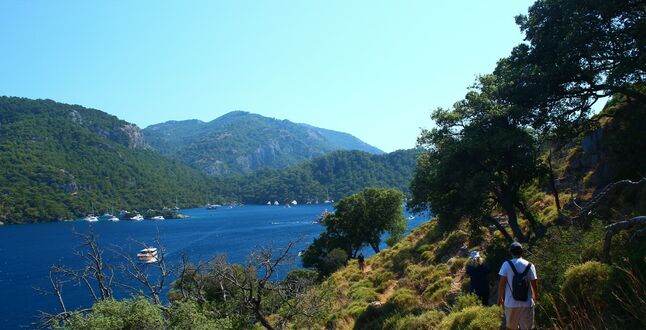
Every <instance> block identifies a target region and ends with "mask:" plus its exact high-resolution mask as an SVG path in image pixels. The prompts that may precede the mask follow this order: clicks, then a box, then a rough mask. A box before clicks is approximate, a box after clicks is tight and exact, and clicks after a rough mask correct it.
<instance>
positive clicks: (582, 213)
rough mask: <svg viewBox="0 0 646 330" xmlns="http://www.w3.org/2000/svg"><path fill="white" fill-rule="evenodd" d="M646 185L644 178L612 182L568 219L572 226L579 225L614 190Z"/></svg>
mask: <svg viewBox="0 0 646 330" xmlns="http://www.w3.org/2000/svg"><path fill="white" fill-rule="evenodd" d="M644 183H646V178H642V179H641V180H639V181H632V180H620V181H617V182H613V183H610V184H608V185H607V186H605V187H604V188H603V189H602V190H601V191H600V192H599V193H598V194H596V195H595V196H594V197H592V199H590V200H589V201H588V202H587V203H585V204H584V205H583V206H582V207H581V208H580V210H579V212H578V213H577V215H575V216H574V217H572V218H571V219H570V222H571V223H574V224H581V223H582V222H583V221H584V220H585V219H586V218H587V217H588V216H589V215H591V214H592V212H593V210H594V209H595V208H596V207H597V206H598V205H599V204H600V203H601V202H602V201H604V200H605V199H606V198H607V197H608V196H609V194H610V193H611V192H613V191H615V190H616V189H620V188H624V187H628V186H636V185H640V184H644Z"/></svg>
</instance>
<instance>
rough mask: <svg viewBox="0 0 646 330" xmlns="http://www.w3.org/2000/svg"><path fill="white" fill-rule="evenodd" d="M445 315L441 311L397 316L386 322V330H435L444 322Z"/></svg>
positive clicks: (384, 327)
mask: <svg viewBox="0 0 646 330" xmlns="http://www.w3.org/2000/svg"><path fill="white" fill-rule="evenodd" d="M443 318H444V313H442V312H441V311H439V310H430V311H428V312H426V313H424V314H422V315H401V314H396V315H394V316H392V317H390V318H389V319H387V320H386V321H385V322H384V326H383V329H386V330H408V329H416V330H417V329H419V330H434V329H437V326H438V325H439V324H440V322H442V319H443Z"/></svg>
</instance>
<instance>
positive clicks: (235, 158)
mask: <svg viewBox="0 0 646 330" xmlns="http://www.w3.org/2000/svg"><path fill="white" fill-rule="evenodd" d="M144 135H145V137H146V141H147V142H148V143H149V144H150V145H151V146H152V147H153V148H154V149H155V150H157V151H158V152H159V153H161V154H162V155H165V156H168V157H171V158H173V159H176V160H179V161H181V162H184V163H186V164H189V165H191V166H193V167H195V168H197V169H199V170H201V171H203V172H205V173H207V174H209V175H225V174H243V173H249V172H251V171H253V170H256V169H262V168H273V169H278V168H285V167H288V166H290V165H296V164H298V163H301V162H303V161H306V160H311V159H313V158H315V157H318V156H321V155H324V154H325V153H328V152H331V151H335V150H361V151H365V152H369V153H372V154H381V153H383V152H382V151H381V150H379V149H377V148H375V147H372V146H370V145H368V144H366V143H365V142H363V141H361V140H359V139H357V138H356V137H354V136H352V135H350V134H347V133H341V132H336V131H331V130H326V129H322V128H317V127H313V126H309V125H304V124H297V123H293V122H291V121H289V120H277V119H273V118H267V117H263V116H260V115H256V114H251V113H248V112H243V111H234V112H230V113H228V114H226V115H224V116H221V117H219V118H217V119H215V120H213V121H210V122H208V123H205V122H202V121H199V120H185V121H170V122H165V123H161V124H157V125H152V126H149V127H147V128H146V129H144Z"/></svg>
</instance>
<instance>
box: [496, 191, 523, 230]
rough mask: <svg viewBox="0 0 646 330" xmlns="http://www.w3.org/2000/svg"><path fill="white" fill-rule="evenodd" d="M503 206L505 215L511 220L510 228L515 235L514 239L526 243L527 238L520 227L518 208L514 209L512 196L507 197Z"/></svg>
mask: <svg viewBox="0 0 646 330" xmlns="http://www.w3.org/2000/svg"><path fill="white" fill-rule="evenodd" d="M501 204H502V208H503V209H504V210H505V213H507V218H508V219H509V228H511V231H512V232H513V233H514V237H515V238H516V240H517V241H519V242H525V241H526V240H527V238H525V235H524V234H523V231H522V230H521V229H520V226H519V225H518V216H517V214H516V208H515V207H514V203H513V202H512V200H511V198H510V196H509V195H508V196H506V197H505V198H504V200H503V201H502V203H501Z"/></svg>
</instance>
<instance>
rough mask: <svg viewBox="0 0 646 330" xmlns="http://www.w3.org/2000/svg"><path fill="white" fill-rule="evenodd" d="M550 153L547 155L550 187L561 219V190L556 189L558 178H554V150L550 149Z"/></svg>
mask: <svg viewBox="0 0 646 330" xmlns="http://www.w3.org/2000/svg"><path fill="white" fill-rule="evenodd" d="M549 149H550V150H549V153H548V154H547V165H548V166H549V170H550V187H551V188H552V192H553V193H554V202H555V203H556V213H557V214H558V217H559V218H560V217H561V199H560V197H559V190H558V188H557V187H556V177H555V176H554V169H553V168H552V148H549Z"/></svg>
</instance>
